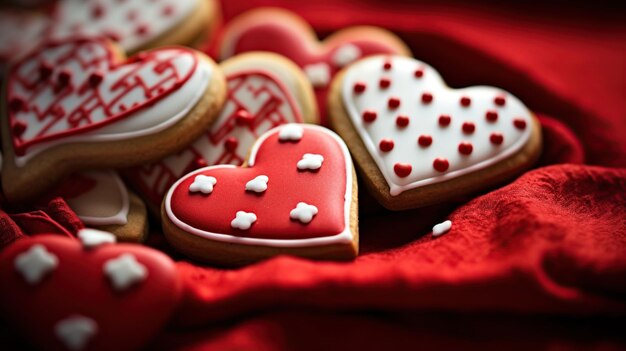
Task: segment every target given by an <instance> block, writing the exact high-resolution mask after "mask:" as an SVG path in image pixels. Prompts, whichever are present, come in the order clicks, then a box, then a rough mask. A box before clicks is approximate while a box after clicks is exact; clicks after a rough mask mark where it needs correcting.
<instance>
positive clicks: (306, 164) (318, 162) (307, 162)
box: [297, 154, 324, 170]
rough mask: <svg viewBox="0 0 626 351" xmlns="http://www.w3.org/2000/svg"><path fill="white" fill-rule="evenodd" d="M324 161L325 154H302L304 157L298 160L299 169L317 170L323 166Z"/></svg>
mask: <svg viewBox="0 0 626 351" xmlns="http://www.w3.org/2000/svg"><path fill="white" fill-rule="evenodd" d="M322 162H324V156H322V155H318V154H304V155H302V159H301V160H300V161H298V164H297V166H298V169H299V170H307V169H310V170H316V169H320V167H322Z"/></svg>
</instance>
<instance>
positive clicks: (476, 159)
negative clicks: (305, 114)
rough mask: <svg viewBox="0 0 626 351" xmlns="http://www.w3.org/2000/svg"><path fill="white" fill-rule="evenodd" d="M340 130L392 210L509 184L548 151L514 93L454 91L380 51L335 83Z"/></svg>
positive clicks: (427, 70)
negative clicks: (512, 178) (543, 150)
mask: <svg viewBox="0 0 626 351" xmlns="http://www.w3.org/2000/svg"><path fill="white" fill-rule="evenodd" d="M330 111H331V118H332V121H331V122H332V124H333V127H334V128H335V129H336V130H337V131H338V133H339V134H340V135H341V136H342V137H343V138H344V139H345V140H346V142H347V144H348V146H349V147H350V150H351V151H352V153H353V154H354V157H355V159H356V160H357V161H356V162H357V163H358V165H359V166H360V167H361V168H362V169H363V171H364V173H365V175H366V177H365V180H366V183H367V184H368V186H369V188H370V189H371V190H372V191H373V194H374V195H375V196H376V197H377V199H378V200H379V201H380V202H381V203H382V204H383V205H385V206H386V207H388V208H391V209H403V208H411V207H419V206H425V205H428V204H432V203H437V202H442V201H445V200H448V199H451V198H455V197H459V196H462V195H467V194H469V193H471V192H474V191H477V190H481V189H485V188H488V187H490V186H493V185H494V184H497V183H499V182H502V181H504V180H506V179H508V178H510V177H511V176H513V175H515V174H519V173H520V172H521V171H522V170H523V169H525V168H526V167H528V166H530V165H531V164H532V163H533V162H534V160H536V158H537V157H538V155H539V152H540V150H541V135H540V131H539V124H538V122H537V120H536V118H535V117H534V116H533V114H532V113H531V112H530V111H529V110H528V108H526V106H524V104H523V103H522V102H521V101H519V100H518V99H517V98H516V97H514V96H512V95H510V94H509V93H507V92H505V91H503V90H501V89H498V88H493V87H485V86H481V87H470V88H465V89H458V90H454V89H450V88H448V87H447V86H446V85H445V83H444V81H443V80H442V79H441V77H440V76H439V74H438V73H437V71H435V69H433V68H432V67H430V66H428V65H427V64H425V63H423V62H420V61H417V60H415V59H410V58H405V57H399V56H376V57H372V58H368V59H364V60H362V61H359V62H357V63H355V64H354V65H352V66H350V67H349V68H348V69H347V70H346V71H345V74H343V75H342V77H340V79H337V81H336V83H334V84H333V88H332V91H331V97H330Z"/></svg>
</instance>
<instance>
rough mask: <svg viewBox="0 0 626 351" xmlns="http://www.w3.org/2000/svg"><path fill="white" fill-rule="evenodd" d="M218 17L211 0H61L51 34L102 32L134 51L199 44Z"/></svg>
mask: <svg viewBox="0 0 626 351" xmlns="http://www.w3.org/2000/svg"><path fill="white" fill-rule="evenodd" d="M218 18H219V8H218V4H217V1H214V0H159V1H154V0H124V1H119V0H61V1H59V2H58V4H57V6H56V9H55V11H54V15H53V25H52V28H51V36H52V38H57V39H58V38H65V37H67V36H75V35H89V36H106V37H108V38H109V39H111V40H113V41H116V42H117V43H119V45H120V46H121V47H122V48H123V49H124V50H125V51H126V52H129V53H134V52H137V51H140V50H145V49H150V48H155V47H159V46H164V45H187V46H192V45H194V44H199V43H200V42H202V41H203V40H204V39H206V38H207V37H210V36H211V35H212V33H213V31H214V29H215V26H216V24H217V22H218ZM196 47H197V46H196Z"/></svg>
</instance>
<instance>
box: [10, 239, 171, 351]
mask: <svg viewBox="0 0 626 351" xmlns="http://www.w3.org/2000/svg"><path fill="white" fill-rule="evenodd" d="M79 237H81V239H82V244H81V241H77V240H73V239H70V238H67V237H61V236H50V235H41V236H37V237H32V238H28V239H23V240H19V241H17V242H15V243H14V244H13V245H11V246H10V247H8V248H7V249H5V250H4V251H2V253H0V284H1V285H2V289H0V305H1V306H2V309H3V311H4V316H6V317H7V321H8V322H9V324H10V325H13V326H15V327H16V328H18V329H19V331H20V332H21V333H22V335H23V336H24V337H25V339H26V340H28V341H29V342H32V343H34V344H35V346H37V347H38V348H40V349H44V350H135V349H138V348H139V347H141V346H143V345H145V344H146V342H148V341H149V340H150V339H151V337H152V336H153V335H154V334H155V333H156V332H158V331H159V330H160V329H161V327H163V325H164V324H165V322H166V321H167V320H168V318H169V316H170V315H171V314H172V312H173V311H174V309H175V307H176V306H177V303H178V301H179V298H180V294H181V289H180V285H179V283H178V281H177V273H176V266H175V265H174V263H173V262H172V261H171V260H170V259H169V258H168V257H167V256H165V255H164V254H162V253H160V252H158V251H155V250H152V249H149V248H146V247H143V246H138V245H129V244H120V245H111V244H108V243H111V242H112V241H114V237H113V236H112V235H111V234H109V233H106V232H98V231H93V230H89V229H86V230H83V231H81V232H79Z"/></svg>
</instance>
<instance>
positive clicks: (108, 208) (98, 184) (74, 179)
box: [57, 171, 130, 226]
mask: <svg viewBox="0 0 626 351" xmlns="http://www.w3.org/2000/svg"><path fill="white" fill-rule="evenodd" d="M60 188H61V189H60V190H58V191H57V193H58V195H60V196H61V197H63V198H64V199H65V201H66V202H67V204H68V205H69V206H70V208H71V209H72V210H73V211H74V212H76V215H78V218H80V219H81V221H83V223H85V224H86V225H92V226H102V225H124V224H126V223H128V213H129V211H130V200H129V195H128V190H127V189H126V186H125V185H124V183H123V182H122V179H120V177H119V176H118V175H117V173H115V172H113V171H86V172H81V173H78V174H74V175H72V176H70V178H68V179H67V180H66V181H65V182H64V183H63V184H62V185H61V186H60Z"/></svg>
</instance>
